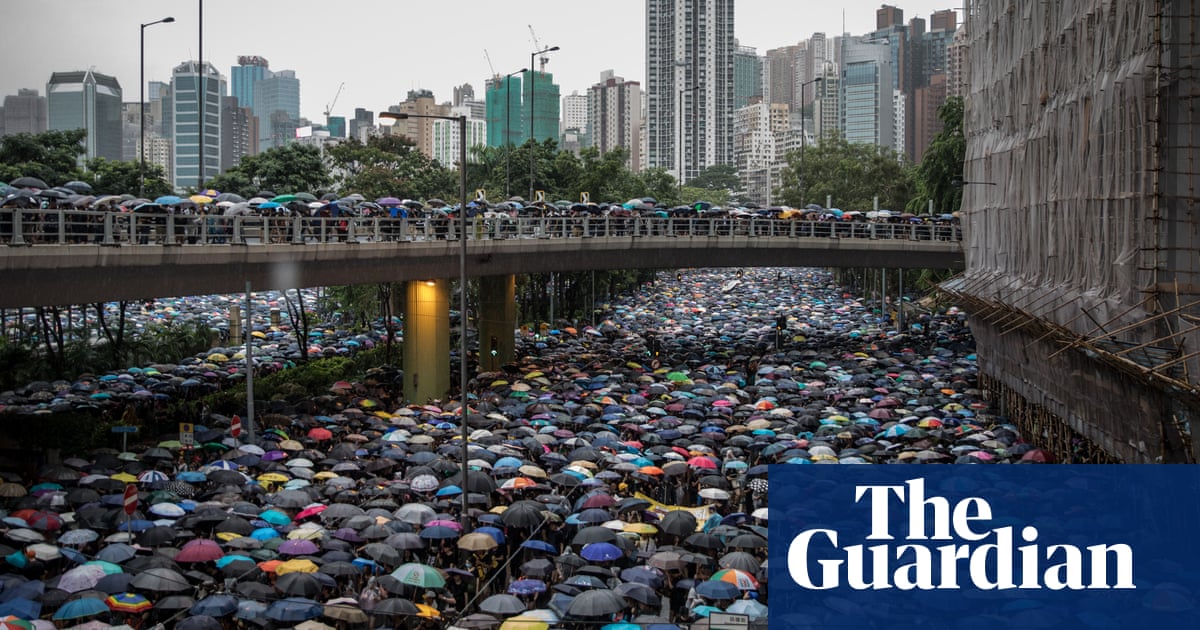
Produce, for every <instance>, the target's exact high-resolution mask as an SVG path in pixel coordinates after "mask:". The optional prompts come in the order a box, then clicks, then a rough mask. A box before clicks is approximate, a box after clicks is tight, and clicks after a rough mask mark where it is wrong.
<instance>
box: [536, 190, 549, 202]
mask: <svg viewBox="0 0 1200 630" xmlns="http://www.w3.org/2000/svg"><path fill="white" fill-rule="evenodd" d="M533 201H534V203H546V191H544V190H535V191H534V192H533Z"/></svg>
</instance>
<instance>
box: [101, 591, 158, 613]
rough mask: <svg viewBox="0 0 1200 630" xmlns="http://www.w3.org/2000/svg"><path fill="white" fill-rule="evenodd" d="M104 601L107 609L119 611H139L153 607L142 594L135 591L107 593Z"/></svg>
mask: <svg viewBox="0 0 1200 630" xmlns="http://www.w3.org/2000/svg"><path fill="white" fill-rule="evenodd" d="M104 603H105V604H107V605H108V609H109V610H111V611H113V612H120V613H140V612H145V611H147V610H150V609H151V608H153V607H154V605H153V604H151V603H150V600H148V599H146V597H145V596H144V595H139V594H137V593H117V594H116V595H109V596H108V597H107V598H106V599H105V600H104Z"/></svg>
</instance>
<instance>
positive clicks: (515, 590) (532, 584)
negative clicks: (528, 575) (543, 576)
mask: <svg viewBox="0 0 1200 630" xmlns="http://www.w3.org/2000/svg"><path fill="white" fill-rule="evenodd" d="M508 592H509V593H512V594H513V595H536V594H538V593H545V592H546V583H545V582H543V581H541V580H529V579H526V580H517V581H515V582H513V583H512V584H509V585H508Z"/></svg>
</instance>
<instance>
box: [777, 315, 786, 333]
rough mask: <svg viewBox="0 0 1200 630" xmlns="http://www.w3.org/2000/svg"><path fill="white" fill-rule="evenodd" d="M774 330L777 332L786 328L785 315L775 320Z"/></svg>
mask: <svg viewBox="0 0 1200 630" xmlns="http://www.w3.org/2000/svg"><path fill="white" fill-rule="evenodd" d="M775 328H776V329H777V330H783V329H784V328H787V315H780V316H779V317H776V318H775Z"/></svg>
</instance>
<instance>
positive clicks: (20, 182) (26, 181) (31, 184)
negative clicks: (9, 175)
mask: <svg viewBox="0 0 1200 630" xmlns="http://www.w3.org/2000/svg"><path fill="white" fill-rule="evenodd" d="M8 185H9V186H12V187H14V188H37V189H39V190H41V189H43V188H49V186H47V185H46V182H44V181H42V180H40V179H38V178H36V177H28V176H26V177H18V178H16V179H14V180H12V181H11V182H8Z"/></svg>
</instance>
